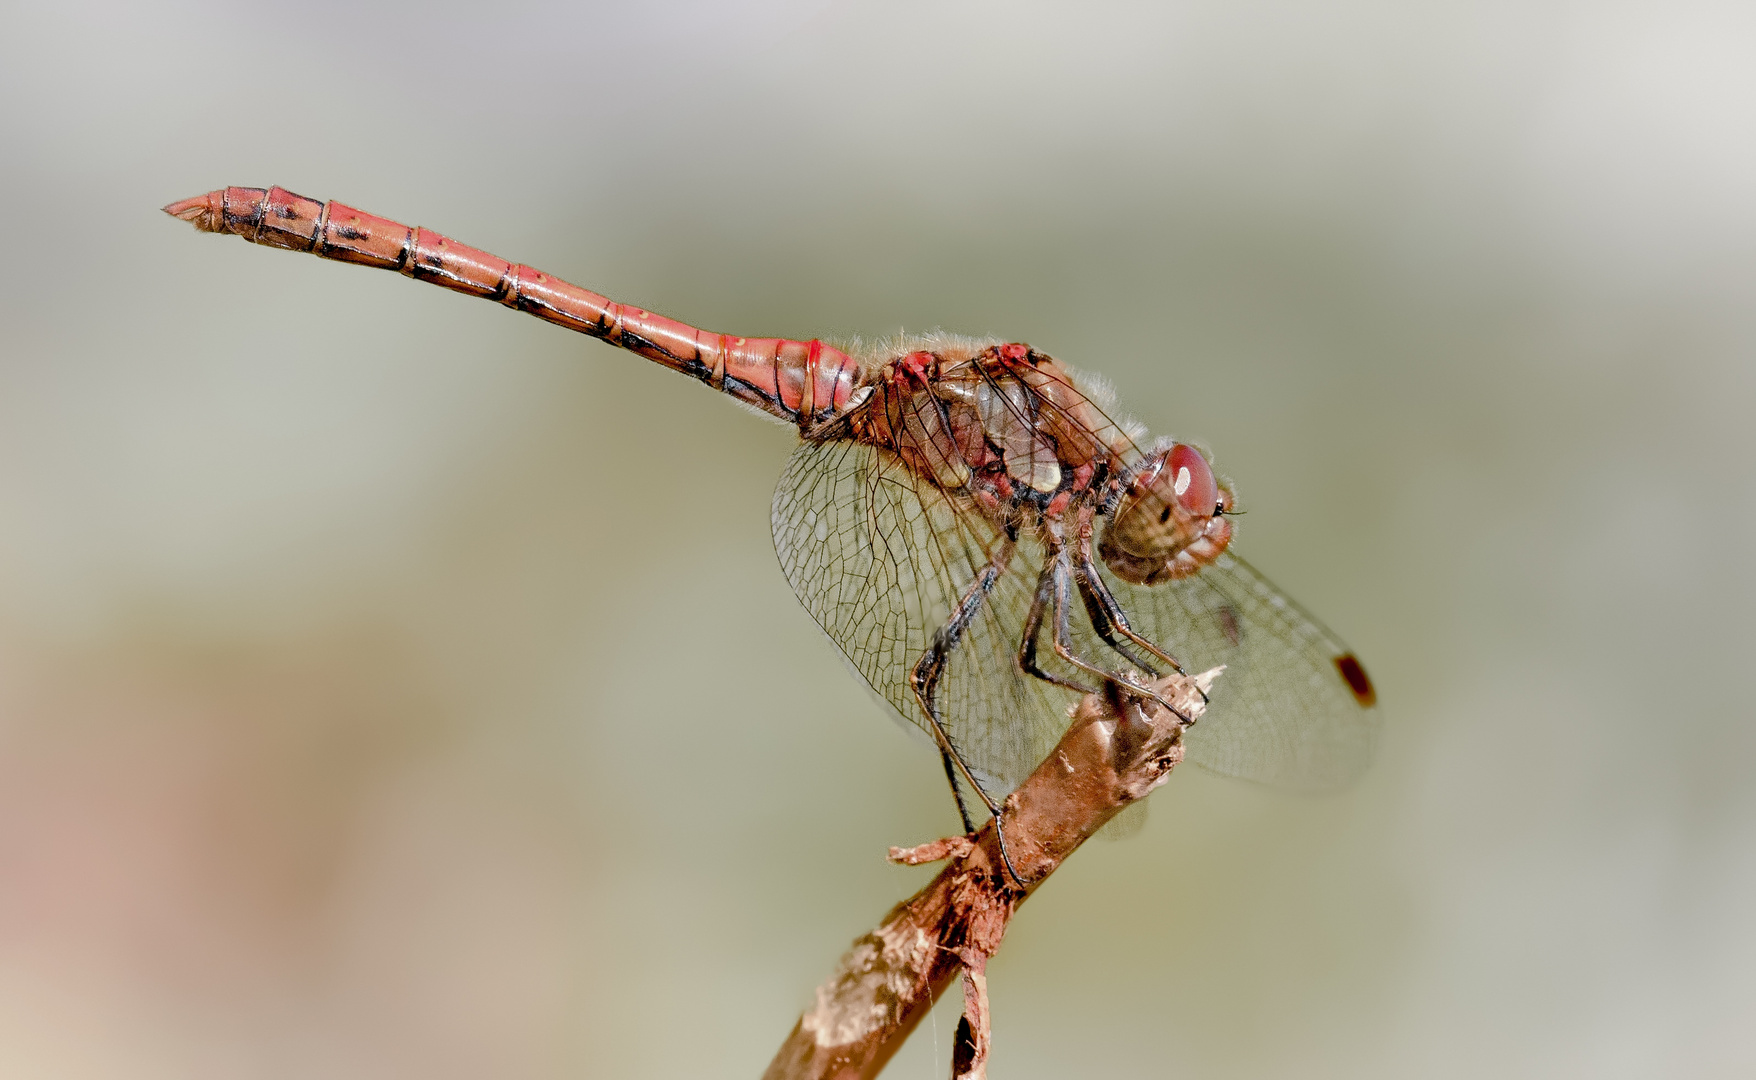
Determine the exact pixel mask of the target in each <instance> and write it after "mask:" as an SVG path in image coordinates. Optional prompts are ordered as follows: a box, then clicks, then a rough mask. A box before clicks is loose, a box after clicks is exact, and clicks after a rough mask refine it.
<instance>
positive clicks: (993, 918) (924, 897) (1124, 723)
mask: <svg viewBox="0 0 1756 1080" xmlns="http://www.w3.org/2000/svg"><path fill="white" fill-rule="evenodd" d="M1222 670H1224V669H1223V668H1214V669H1213V670H1212V671H1207V672H1203V673H1202V674H1200V675H1195V676H1183V675H1171V676H1168V677H1166V678H1164V679H1161V680H1159V681H1158V682H1156V683H1154V684H1153V685H1154V687H1155V688H1156V689H1157V690H1158V692H1159V694H1160V695H1161V696H1163V697H1164V698H1165V699H1166V700H1167V701H1169V702H1171V703H1172V704H1173V705H1175V706H1176V707H1177V709H1178V710H1179V711H1180V712H1182V713H1183V714H1184V715H1185V716H1187V717H1188V718H1189V722H1190V723H1192V722H1194V721H1195V720H1196V719H1198V718H1199V717H1200V716H1201V713H1202V711H1203V709H1204V708H1205V706H1206V694H1207V691H1208V690H1210V689H1211V688H1212V686H1213V683H1214V680H1215V679H1217V678H1218V677H1219V674H1220V672H1221V671H1222ZM1185 726H1187V725H1186V724H1185V723H1184V722H1183V721H1182V720H1180V719H1178V718H1177V717H1176V716H1175V715H1173V714H1171V713H1169V712H1167V711H1165V710H1164V709H1163V708H1162V707H1160V706H1158V705H1157V704H1156V703H1151V702H1148V703H1145V704H1143V703H1141V702H1140V701H1139V700H1138V699H1137V698H1133V697H1129V696H1125V695H1123V694H1121V693H1120V692H1118V691H1117V690H1116V689H1115V688H1114V687H1113V686H1106V687H1105V689H1104V691H1103V692H1102V693H1098V694H1092V695H1089V696H1087V697H1086V698H1085V699H1083V700H1082V701H1080V703H1079V705H1078V707H1077V708H1076V709H1075V710H1074V712H1073V722H1072V724H1071V725H1070V726H1069V727H1068V729H1067V734H1066V735H1064V736H1062V738H1061V741H1060V743H1058V744H1057V745H1056V746H1055V749H1054V750H1053V751H1052V752H1051V753H1050V754H1049V756H1048V757H1047V758H1045V759H1044V760H1043V763H1042V764H1041V765H1039V766H1037V769H1036V771H1035V772H1033V773H1031V774H1030V776H1029V777H1027V778H1026V779H1025V781H1024V783H1023V784H1021V785H1019V787H1018V790H1017V791H1014V792H1013V793H1012V795H1011V796H1010V797H1008V798H1007V800H1006V803H1005V805H1004V807H1002V809H1001V814H1002V820H1003V822H1004V828H1005V833H1006V851H1007V854H1009V855H1010V856H1011V859H1012V865H1013V867H1015V868H1016V869H1017V870H1018V873H1019V876H1020V877H1021V878H1022V879H1023V884H1020V883H1019V882H1017V881H1014V880H1013V878H1012V877H1011V875H1010V874H1008V873H1007V872H1006V870H1005V869H1004V866H1003V864H1002V862H1001V859H1000V850H999V846H998V843H997V841H996V839H995V834H994V824H993V822H989V823H988V824H987V825H985V826H983V827H982V828H981V830H980V831H978V832H977V833H976V834H975V836H973V837H968V838H966V837H952V838H949V839H946V840H937V841H934V842H932V843H929V844H923V845H921V846H920V847H917V848H892V849H891V858H892V860H893V861H896V862H902V863H909V864H916V863H923V862H933V861H936V860H939V859H949V860H950V862H949V863H948V865H947V866H946V867H945V869H943V870H941V871H940V872H939V875H938V876H937V877H935V878H934V879H933V880H932V881H931V882H930V883H929V884H928V885H927V887H926V888H924V889H922V890H921V891H920V892H918V893H916V894H915V895H914V896H913V897H911V898H910V899H908V900H906V901H904V902H903V903H901V904H898V905H897V906H896V907H895V908H893V909H892V910H891V912H890V914H888V915H886V916H885V917H884V921H883V922H881V923H879V924H878V927H877V928H876V929H874V930H873V931H872V932H871V933H869V934H866V935H865V936H864V937H862V938H860V939H859V940H858V941H855V942H854V944H853V948H851V949H850V950H848V953H847V955H846V956H843V957H842V959H841V963H840V964H839V965H838V966H837V968H836V970H835V972H834V973H833V974H831V975H830V977H829V979H828V980H827V981H826V982H824V984H823V985H822V986H820V987H818V988H817V999H816V1002H815V1003H814V1004H813V1005H812V1007H811V1008H809V1009H807V1010H806V1011H805V1014H804V1015H803V1016H801V1017H800V1018H799V1022H798V1024H796V1025H795V1026H794V1027H793V1032H792V1034H791V1035H789V1036H788V1037H787V1041H786V1042H785V1043H784V1044H783V1045H782V1046H781V1048H780V1052H779V1053H777V1054H776V1055H775V1057H774V1061H773V1062H772V1063H771V1064H770V1065H769V1066H768V1071H767V1072H766V1073H764V1074H763V1076H764V1078H765V1080H854V1078H856V1077H861V1078H864V1077H873V1076H876V1075H878V1072H879V1070H881V1069H883V1068H884V1065H885V1063H886V1062H888V1061H889V1060H890V1057H891V1055H892V1054H894V1053H896V1051H897V1049H898V1048H899V1047H900V1046H901V1045H902V1043H903V1041H904V1040H905V1039H907V1038H908V1036H909V1033H910V1032H912V1031H913V1030H914V1028H915V1025H916V1024H918V1023H919V1022H920V1020H921V1017H923V1016H925V1015H926V1014H927V1012H928V1010H929V1009H931V1008H932V1006H933V1002H934V1001H935V1000H937V999H938V997H939V994H940V993H941V992H943V991H944V990H945V988H946V987H947V986H949V985H950V984H951V980H952V978H953V977H954V976H955V975H957V974H958V972H959V971H962V972H964V974H965V985H964V1001H965V1014H964V1021H963V1023H960V1024H959V1025H958V1039H957V1049H955V1050H954V1051H953V1063H952V1064H953V1069H954V1070H955V1071H954V1075H955V1076H957V1077H959V1078H965V1077H967V1078H970V1080H976V1078H980V1077H982V1076H983V1075H985V1069H986V1061H987V1053H988V1023H987V978H986V970H987V961H988V958H989V957H990V956H993V955H994V952H995V950H997V949H998V948H999V947H1000V939H1001V937H1002V936H1004V934H1005V933H1006V926H1007V923H1008V922H1009V921H1010V920H1011V918H1012V914H1013V912H1015V911H1017V910H1018V905H1020V904H1022V903H1023V902H1024V901H1025V899H1026V898H1027V897H1029V896H1030V894H1031V893H1032V892H1035V891H1036V889H1037V888H1038V887H1039V886H1041V885H1042V883H1043V881H1044V880H1045V879H1047V878H1048V876H1049V875H1050V874H1052V873H1054V872H1055V869H1056V868H1057V867H1059V866H1060V865H1061V863H1062V862H1063V861H1065V860H1066V858H1067V856H1069V855H1071V854H1073V852H1074V850H1075V849H1077V848H1078V847H1079V845H1080V844H1083V843H1084V842H1085V841H1086V840H1088V839H1090V838H1091V836H1092V835H1093V834H1094V833H1096V832H1097V831H1098V830H1099V829H1101V828H1102V827H1103V826H1104V823H1105V822H1107V821H1109V820H1110V819H1111V818H1113V817H1115V816H1116V815H1117V814H1118V813H1120V812H1121V811H1122V809H1123V808H1125V807H1126V806H1128V804H1130V803H1132V802H1134V801H1135V800H1137V799H1141V798H1144V797H1145V796H1146V795H1147V794H1148V793H1149V792H1151V791H1152V789H1153V788H1156V787H1157V786H1158V785H1160V784H1162V783H1164V781H1165V777H1166V776H1168V775H1169V774H1170V771H1171V768H1172V767H1173V766H1174V765H1176V764H1177V762H1179V761H1181V760H1182V758H1183V745H1182V740H1181V736H1182V732H1183V728H1184V727H1185Z"/></svg>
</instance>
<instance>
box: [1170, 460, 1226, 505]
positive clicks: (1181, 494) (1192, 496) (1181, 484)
mask: <svg viewBox="0 0 1756 1080" xmlns="http://www.w3.org/2000/svg"><path fill="white" fill-rule="evenodd" d="M1165 472H1166V473H1167V474H1169V477H1170V481H1171V491H1172V492H1173V493H1175V495H1176V496H1177V501H1178V502H1180V503H1182V504H1183V509H1185V510H1187V511H1189V512H1190V513H1191V514H1193V515H1195V516H1196V517H1212V516H1213V508H1214V507H1215V506H1216V505H1217V504H1218V503H1219V485H1218V484H1217V483H1215V482H1214V479H1213V470H1212V469H1211V468H1209V467H1208V465H1207V459H1206V458H1204V457H1202V456H1201V451H1199V450H1197V449H1195V448H1194V447H1193V446H1189V445H1186V444H1184V443H1177V444H1176V445H1175V446H1173V447H1171V456H1170V459H1169V460H1167V461H1166V462H1165Z"/></svg>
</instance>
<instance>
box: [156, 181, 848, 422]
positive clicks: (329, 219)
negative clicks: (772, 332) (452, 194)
mask: <svg viewBox="0 0 1756 1080" xmlns="http://www.w3.org/2000/svg"><path fill="white" fill-rule="evenodd" d="M165 212H166V213H169V214H171V215H173V216H175V217H179V218H182V219H183V220H185V221H188V222H190V223H191V224H193V225H194V226H195V227H196V228H198V229H200V230H202V231H204V232H218V233H231V234H232V235H234V236H241V237H243V238H244V239H246V240H249V241H250V242H252V243H256V244H264V245H267V246H268V247H278V248H286V249H287V250H289V251H305V252H310V253H311V254H313V255H317V256H319V257H321V258H325V259H334V260H336V261H338V262H346V263H354V264H356V265H359V266H371V267H376V268H377V269H380V270H394V271H396V272H398V273H401V274H405V275H407V276H409V277H412V278H415V279H417V280H420V281H427V282H431V283H432V284H434V285H438V286H441V287H443V288H447V289H451V290H452V291H454V292H460V293H464V294H466V295H469V296H479V297H483V298H485V299H489V300H495V301H498V302H499V303H502V304H505V305H506V306H507V307H510V308H515V309H517V310H519V311H523V312H527V313H529V314H531V315H535V316H536V317H537V318H539V319H542V320H544V321H546V322H551V323H554V324H555V325H557V326H564V327H566V328H567V329H569V330H576V331H578V332H579V333H582V334H589V335H591V336H592V337H595V338H600V339H602V340H604V341H607V342H609V343H610V344H612V345H619V346H621V347H622V348H624V349H627V350H629V351H630V352H635V353H639V354H640V355H641V356H644V357H646V358H647V359H649V360H654V361H657V362H658V363H660V364H663V365H664V366H666V367H668V368H671V369H672V370H674V371H680V372H682V373H684V374H685V375H691V376H694V377H695V378H697V379H700V380H701V381H702V382H705V383H707V384H708V385H710V386H712V387H714V388H715V389H718V390H722V391H724V392H725V393H727V394H730V395H731V396H733V397H735V398H737V399H738V400H740V401H743V402H745V403H747V404H750V405H754V406H755V407H756V408H758V409H761V410H762V411H763V412H766V413H768V414H770V415H772V416H776V417H779V418H781V419H783V420H786V421H788V422H790V423H794V424H797V425H798V426H799V428H800V429H801V430H803V429H805V428H808V427H810V426H811V425H813V424H815V423H818V422H820V421H822V420H824V419H826V418H828V417H830V416H833V415H835V414H836V413H837V412H839V411H841V410H842V409H843V408H845V407H846V406H847V403H848V399H849V397H851V396H852V394H853V391H854V389H855V388H856V387H857V386H858V385H859V383H860V367H859V365H858V364H856V363H855V362H854V360H853V359H852V358H851V357H849V356H848V355H847V354H846V353H844V352H842V351H841V350H840V349H837V348H835V347H833V346H830V345H825V344H824V343H822V342H821V341H793V340H790V339H787V338H747V337H735V336H733V335H730V334H716V333H713V332H710V331H707V330H700V329H697V328H696V327H693V326H690V325H688V324H687V323H682V322H678V321H677V320H675V319H669V318H666V317H665V316H663V315H655V314H653V313H652V312H650V311H647V310H645V309H643V308H637V307H632V306H629V305H626V304H619V303H616V302H615V301H614V300H611V299H609V298H608V297H605V296H600V295H599V294H597V293H594V292H592V291H591V290H589V289H582V288H580V287H579V286H577V285H573V284H570V283H569V282H566V281H563V280H561V279H560V278H558V277H554V276H553V275H550V274H545V273H543V272H542V271H540V270H536V269H533V268H531V267H529V266H524V265H522V264H518V263H511V262H508V261H507V260H505V259H502V258H500V257H499V256H498V255H492V254H489V253H488V252H486V251H480V250H478V249H476V248H472V247H469V246H468V245H466V244H460V243H458V242H457V241H455V240H452V239H451V238H450V237H447V236H442V235H440V234H439V233H436V232H433V231H432V230H431V229H424V228H421V227H420V226H409V225H404V224H402V223H400V222H396V221H391V220H390V219H389V218H381V217H378V216H376V215H373V214H368V213H366V212H364V211H362V210H356V209H354V208H353V207H351V206H347V205H344V204H342V203H339V202H333V201H332V202H327V203H325V202H319V201H317V200H316V199H307V198H305V197H304V196H302V195H295V194H294V193H293V192H290V191H287V190H286V189H285V188H278V187H277V188H245V187H228V188H220V189H218V190H216V191H210V192H208V193H207V194H206V195H198V196H196V197H195V198H193V199H184V200H183V201H181V202H176V203H172V204H171V205H170V206H167V207H165Z"/></svg>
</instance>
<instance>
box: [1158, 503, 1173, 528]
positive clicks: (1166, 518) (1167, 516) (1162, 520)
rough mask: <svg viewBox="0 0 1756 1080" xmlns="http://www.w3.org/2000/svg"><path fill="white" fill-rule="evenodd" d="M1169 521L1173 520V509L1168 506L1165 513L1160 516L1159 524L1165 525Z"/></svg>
mask: <svg viewBox="0 0 1756 1080" xmlns="http://www.w3.org/2000/svg"><path fill="white" fill-rule="evenodd" d="M1169 520H1171V508H1170V507H1168V506H1167V507H1165V512H1164V513H1162V514H1160V515H1159V516H1158V523H1159V524H1160V525H1163V524H1164V523H1165V522H1167V521H1169Z"/></svg>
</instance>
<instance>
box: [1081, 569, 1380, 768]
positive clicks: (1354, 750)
mask: <svg viewBox="0 0 1756 1080" xmlns="http://www.w3.org/2000/svg"><path fill="white" fill-rule="evenodd" d="M1102 572H1103V574H1104V580H1105V581H1106V582H1107V583H1108V584H1109V586H1110V588H1111V590H1112V591H1114V592H1115V594H1116V599H1117V600H1118V601H1119V602H1120V603H1121V605H1122V608H1123V610H1125V611H1126V612H1127V613H1128V618H1129V621H1130V622H1131V623H1132V624H1133V626H1134V629H1135V630H1137V631H1138V632H1139V633H1140V634H1141V635H1142V636H1144V637H1145V638H1147V639H1148V640H1150V641H1154V642H1156V643H1158V644H1159V645H1160V646H1161V647H1162V648H1164V649H1165V651H1167V652H1169V653H1170V654H1171V655H1172V656H1175V657H1176V658H1177V659H1178V660H1179V661H1180V662H1181V663H1182V665H1183V668H1184V670H1186V671H1191V672H1195V671H1205V670H1206V669H1208V668H1210V667H1213V666H1215V665H1216V664H1225V665H1226V673H1225V674H1224V675H1222V676H1221V677H1220V680H1219V682H1218V683H1217V684H1216V685H1215V687H1214V691H1213V700H1212V702H1211V703H1210V704H1209V705H1208V709H1207V713H1206V715H1204V716H1203V717H1202V718H1201V721H1200V722H1199V723H1197V724H1196V725H1195V726H1194V727H1193V728H1191V729H1190V730H1189V733H1188V734H1187V735H1186V736H1184V742H1185V746H1186V747H1187V748H1188V758H1189V760H1190V761H1193V762H1195V763H1196V764H1198V765H1201V766H1203V767H1204V768H1207V769H1210V770H1212V771H1214V772H1217V773H1222V774H1224V775H1226V776H1236V777H1242V778H1244V779H1247V780H1256V781H1260V782H1263V783H1267V784H1273V785H1275V786H1277V787H1286V788H1293V789H1298V790H1304V791H1326V790H1334V789H1338V788H1342V787H1346V786H1347V785H1348V784H1350V783H1352V782H1353V781H1354V780H1356V779H1358V777H1359V775H1360V773H1362V772H1363V771H1365V768H1366V766H1367V765H1368V764H1370V763H1371V760H1372V755H1373V752H1374V750H1375V748H1376V745H1377V741H1378V729H1379V724H1380V717H1379V713H1378V710H1377V709H1376V708H1374V707H1373V703H1374V699H1373V695H1372V689H1371V684H1370V682H1368V681H1367V680H1366V676H1365V673H1364V670H1363V669H1362V668H1360V666H1359V662H1358V661H1357V660H1355V659H1353V653H1352V652H1351V651H1350V650H1349V649H1348V647H1347V646H1346V645H1345V644H1343V643H1342V641H1341V639H1339V638H1337V637H1336V636H1335V635H1334V634H1333V633H1331V632H1330V631H1329V630H1328V629H1327V628H1325V627H1324V626H1323V624H1322V623H1319V622H1318V621H1317V620H1316V619H1314V618H1312V617H1311V616H1310V615H1309V614H1307V613H1306V612H1305V611H1304V610H1303V609H1301V608H1300V607H1299V606H1298V605H1297V604H1295V603H1293V602H1292V601H1291V600H1290V599H1288V598H1287V597H1286V596H1285V595H1284V594H1282V593H1281V591H1280V590H1279V589H1277V588H1276V587H1275V586H1274V584H1273V583H1272V582H1270V581H1269V580H1268V579H1267V578H1265V577H1263V576H1262V575H1261V574H1259V573H1258V572H1257V571H1256V569H1255V568H1254V567H1252V566H1251V565H1250V564H1249V563H1247V562H1245V561H1244V560H1243V559H1240V558H1238V557H1237V556H1236V555H1232V554H1230V553H1227V554H1225V555H1221V556H1220V557H1219V559H1218V560H1217V561H1216V562H1215V563H1214V564H1213V565H1211V566H1208V567H1206V568H1205V569H1203V570H1202V571H1201V572H1200V573H1199V574H1196V575H1194V576H1192V577H1188V578H1184V579H1182V580H1179V581H1170V582H1165V583H1163V584H1160V585H1155V586H1150V587H1148V586H1140V585H1130V584H1128V583H1127V582H1124V581H1121V580H1119V579H1117V578H1115V577H1112V576H1111V575H1110V574H1109V572H1108V571H1107V570H1103V571H1102ZM1088 636H1089V634H1088ZM1083 647H1086V648H1088V649H1089V648H1091V647H1092V646H1091V643H1090V642H1089V641H1087V642H1085V643H1084V646H1083ZM1350 678H1351V682H1350ZM1356 686H1357V687H1358V689H1356Z"/></svg>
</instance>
